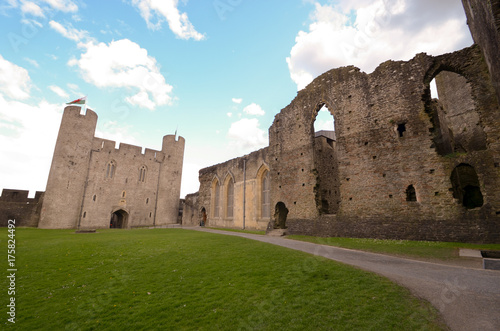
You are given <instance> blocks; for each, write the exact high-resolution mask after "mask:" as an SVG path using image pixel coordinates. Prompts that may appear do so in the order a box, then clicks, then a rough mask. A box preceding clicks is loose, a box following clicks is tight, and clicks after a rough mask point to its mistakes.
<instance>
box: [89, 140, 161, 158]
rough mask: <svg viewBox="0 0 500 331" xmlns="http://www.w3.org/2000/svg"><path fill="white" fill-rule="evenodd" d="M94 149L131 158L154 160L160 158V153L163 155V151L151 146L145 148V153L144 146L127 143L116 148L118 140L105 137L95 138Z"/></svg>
mask: <svg viewBox="0 0 500 331" xmlns="http://www.w3.org/2000/svg"><path fill="white" fill-rule="evenodd" d="M92 150H93V151H96V152H103V153H108V154H109V155H110V156H111V155H112V156H116V157H118V156H119V157H120V158H122V157H125V158H127V157H128V158H130V159H139V158H143V159H145V160H153V159H156V158H159V157H160V155H163V154H162V151H159V150H155V149H150V148H144V153H143V147H141V146H137V145H131V144H126V143H120V144H119V145H118V148H116V141H113V140H108V139H103V138H94V141H93V143H92Z"/></svg>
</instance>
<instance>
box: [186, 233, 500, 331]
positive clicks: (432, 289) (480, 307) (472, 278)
mask: <svg viewBox="0 0 500 331" xmlns="http://www.w3.org/2000/svg"><path fill="white" fill-rule="evenodd" d="M184 229H191V230H198V231H205V232H212V233H219V234H224V235H231V236H238V237H244V238H248V239H253V240H258V241H262V242H266V243H270V244H273V245H279V246H283V247H288V248H291V249H295V250H300V251H303V252H306V253H310V254H314V255H318V256H323V257H326V258H328V259H331V260H335V261H339V262H342V263H345V264H349V265H353V266H356V267H358V268H360V269H363V270H367V271H372V272H375V273H377V274H379V275H382V276H385V277H387V278H389V279H390V280H392V281H394V282H396V283H398V284H400V285H402V286H404V287H406V288H408V289H410V291H411V292H412V293H413V294H414V295H416V296H417V297H419V298H423V299H425V300H427V301H429V302H430V303H431V304H433V305H434V307H436V308H437V309H438V310H439V311H440V312H441V314H442V316H443V318H444V320H445V322H446V324H447V325H448V326H449V327H450V328H451V330H478V331H486V330H496V331H498V330H500V271H495V270H483V269H474V268H465V267H459V266H450V265H443V264H437V263H429V262H423V261H416V260H410V259H405V258H399V257H393V256H388V255H383V254H375V253H368V252H362V251H356V250H351V249H345V248H338V247H332V246H325V245H319V244H313V243H308V242H303V241H298V240H291V239H286V238H284V237H271V236H263V235H254V234H247V233H240V232H229V231H219V230H213V229H206V228H201V227H193V228H184Z"/></svg>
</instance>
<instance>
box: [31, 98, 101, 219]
mask: <svg viewBox="0 0 500 331" xmlns="http://www.w3.org/2000/svg"><path fill="white" fill-rule="evenodd" d="M80 109H81V108H80V107H78V106H69V107H66V108H65V109H64V113H63V117H62V121H61V126H60V128H59V134H58V136H57V141H56V147H55V149H54V156H53V158H52V165H51V167H50V173H49V179H48V181H47V189H46V192H45V198H44V203H43V207H42V211H41V215H40V222H39V224H38V226H39V227H40V228H59V229H69V228H75V227H76V226H77V222H78V219H79V214H80V210H81V207H82V206H81V204H82V196H83V194H84V189H85V185H86V180H87V175H88V169H89V161H90V151H91V149H92V141H93V139H94V132H95V129H96V125H97V114H96V113H95V112H93V111H92V110H90V109H88V110H87V112H86V114H80Z"/></svg>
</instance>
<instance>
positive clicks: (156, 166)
mask: <svg viewBox="0 0 500 331" xmlns="http://www.w3.org/2000/svg"><path fill="white" fill-rule="evenodd" d="M80 111H81V109H80V107H76V106H69V107H66V108H65V110H64V114H63V118H62V122H61V126H60V129H59V135H58V137H57V142H56V147H55V150H54V156H53V159H52V165H51V168H50V173H49V179H48V181H47V189H46V192H45V197H44V202H43V206H42V210H41V215H40V221H39V224H38V226H39V227H40V228H59V229H65V228H69V229H72V228H81V229H86V228H108V227H110V226H112V227H119V228H131V227H140V226H161V225H166V224H171V223H176V222H177V217H178V213H179V198H180V185H181V176H182V164H183V156H184V144H185V141H184V138H182V137H176V136H173V135H167V136H165V137H164V138H163V145H162V149H161V150H160V151H156V150H152V149H148V148H146V149H145V152H144V153H142V148H141V147H139V146H132V145H128V144H123V143H122V144H120V146H119V148H118V149H116V148H115V142H114V141H110V140H106V139H101V138H97V137H94V133H95V129H96V125H97V114H96V113H95V112H93V111H92V110H90V109H87V111H86V113H85V114H81V113H80Z"/></svg>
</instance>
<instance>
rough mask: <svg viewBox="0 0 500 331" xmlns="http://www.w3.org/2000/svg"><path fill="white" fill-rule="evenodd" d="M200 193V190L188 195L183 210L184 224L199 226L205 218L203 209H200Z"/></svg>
mask: <svg viewBox="0 0 500 331" xmlns="http://www.w3.org/2000/svg"><path fill="white" fill-rule="evenodd" d="M198 195H199V193H198V192H197V193H193V194H188V195H186V198H185V202H184V209H183V211H182V226H198V225H200V222H201V221H202V220H203V215H202V212H201V209H200V210H199V209H198Z"/></svg>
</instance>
